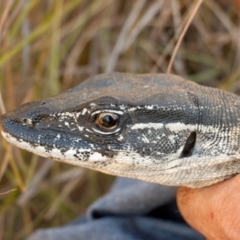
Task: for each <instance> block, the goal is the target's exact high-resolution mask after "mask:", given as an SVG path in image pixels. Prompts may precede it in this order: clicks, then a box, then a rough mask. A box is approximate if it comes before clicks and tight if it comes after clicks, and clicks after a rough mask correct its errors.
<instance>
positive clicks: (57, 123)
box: [0, 73, 240, 188]
mask: <svg viewBox="0 0 240 240" xmlns="http://www.w3.org/2000/svg"><path fill="white" fill-rule="evenodd" d="M239 106H240V98H239V97H238V96H236V95H234V94H231V93H228V92H224V91H221V90H218V89H214V88H209V87H203V86H199V85H197V84H195V83H193V82H190V81H186V80H184V79H182V78H180V77H177V76H174V75H166V74H144V75H133V74H124V73H112V74H102V75H98V76H96V77H93V78H91V79H88V80H87V81H85V82H83V83H82V84H80V85H78V86H77V87H75V88H73V89H70V90H68V91H66V92H64V93H62V94H59V95H57V96H55V97H52V98H48V99H46V100H44V101H39V102H33V103H28V104H25V105H23V106H21V107H19V108H18V109H16V110H14V111H12V112H9V113H7V114H5V115H3V116H2V117H1V124H0V126H1V133H2V135H3V137H5V138H6V139H7V140H8V141H9V142H11V143H13V144H15V145H17V146H19V147H21V148H23V149H26V150H28V151H31V152H34V153H36V154H38V155H41V156H44V157H49V158H52V159H55V160H58V161H62V162H67V163H70V164H74V165H79V166H82V167H87V168H91V169H95V170H98V171H102V172H105V173H109V174H113V175H117V176H126V177H131V178H138V179H142V180H145V181H150V182H155V183H160V184H166V185H173V186H179V185H182V186H189V187H193V188H198V187H203V186H208V185H211V184H213V183H216V182H219V181H222V180H224V179H227V178H229V177H232V176H234V175H236V174H237V173H239V172H240V160H239V159H240V150H239V149H240V128H239V119H240V111H239ZM101 116H105V117H106V119H107V120H109V118H110V120H111V121H113V119H112V118H116V121H115V120H114V121H115V125H114V124H113V125H114V126H113V125H112V126H110V127H106V126H105V127H102V126H101V125H100V124H99V122H101ZM99 119H100V120H99ZM111 121H110V122H111ZM111 124H112V122H111Z"/></svg>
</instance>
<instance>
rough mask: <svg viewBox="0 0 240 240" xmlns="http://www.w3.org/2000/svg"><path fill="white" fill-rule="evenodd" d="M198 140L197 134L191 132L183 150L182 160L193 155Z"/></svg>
mask: <svg viewBox="0 0 240 240" xmlns="http://www.w3.org/2000/svg"><path fill="white" fill-rule="evenodd" d="M196 138H197V133H196V132H191V133H190V135H189V136H188V138H187V141H186V143H185V146H184V148H183V150H182V153H181V155H180V158H184V157H189V156H191V155H192V152H193V149H194V146H195V142H196Z"/></svg>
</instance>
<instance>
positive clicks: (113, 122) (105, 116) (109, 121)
mask: <svg viewBox="0 0 240 240" xmlns="http://www.w3.org/2000/svg"><path fill="white" fill-rule="evenodd" d="M119 119H120V117H119V115H118V114H116V113H107V112H106V113H100V114H98V115H97V117H96V120H95V123H96V124H97V125H98V126H99V127H100V128H102V129H114V128H115V127H117V126H118V123H119Z"/></svg>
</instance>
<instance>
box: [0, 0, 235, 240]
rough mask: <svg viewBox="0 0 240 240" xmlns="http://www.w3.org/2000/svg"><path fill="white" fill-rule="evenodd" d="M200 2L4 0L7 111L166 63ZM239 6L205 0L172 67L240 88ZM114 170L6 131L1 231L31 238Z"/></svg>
mask: <svg viewBox="0 0 240 240" xmlns="http://www.w3.org/2000/svg"><path fill="white" fill-rule="evenodd" d="M198 2H199V0H198V1H192V0H169V1H166V0H165V1H164V0H163V1H162V0H158V1H147V0H135V1H134V0H128V1H126V0H124V1H122V0H121V1H120V0H97V1H87V0H71V1H67V0H58V1H47V0H44V1H42V0H30V1H27V0H15V1H14V0H5V1H4V0H3V1H0V46H1V48H0V90H1V93H2V96H1V95H0V110H1V112H2V113H3V112H4V111H5V108H6V109H7V110H11V109H14V108H15V107H17V106H19V105H20V104H22V103H24V102H28V101H32V100H37V99H40V98H44V97H48V96H52V95H54V94H57V93H59V92H61V91H63V90H65V89H68V88H70V87H72V86H75V85H77V84H78V83H80V82H81V81H83V80H84V79H86V78H88V77H90V76H92V75H95V74H98V73H101V72H106V71H107V72H111V71H121V72H131V73H147V72H167V69H168V66H169V61H170V58H171V55H172V53H173V51H174V47H175V46H176V43H177V41H178V40H179V39H181V38H182V37H181V34H182V33H183V30H184V27H186V26H187V22H188V21H189V19H190V18H191V16H193V11H194V8H196V4H197V3H198ZM239 12H240V1H239V0H232V1H231V0H219V1H214V0H205V1H203V3H202V5H201V7H200V9H199V10H198V12H197V14H196V15H195V16H194V18H193V20H192V22H191V24H190V25H189V27H188V29H187V31H186V34H183V35H182V36H183V38H182V43H181V45H180V46H179V49H178V51H177V55H176V58H175V59H174V61H173V67H172V71H171V72H172V73H175V74H178V75H181V76H183V77H186V78H190V79H192V80H194V81H197V82H199V83H201V84H206V85H211V86H215V87H219V88H223V89H226V90H229V91H233V92H236V93H239V92H240V85H239V79H240V67H239V66H240V41H239V39H240V24H239V23H240V17H239ZM1 99H3V101H2V100H1ZM3 103H4V104H3ZM112 180H113V178H112V177H109V176H107V175H103V174H100V173H95V172H92V171H85V170H83V169H81V168H76V167H72V166H68V165H65V164H60V163H57V162H52V161H49V160H46V159H43V158H41V157H38V156H35V155H32V154H31V153H28V152H25V151H21V150H19V149H17V148H15V147H12V146H10V145H9V144H7V143H6V142H5V141H3V139H1V142H0V240H2V239H4V240H8V239H16V240H18V239H22V238H24V237H25V236H26V235H28V234H29V233H31V232H32V231H33V230H34V229H36V228H39V227H51V226H56V225H60V224H63V223H65V222H67V221H69V220H71V219H73V218H74V217H76V216H78V215H79V214H82V213H84V211H85V209H86V207H87V206H88V205H89V204H90V203H91V202H92V201H94V199H96V198H97V197H99V196H100V195H102V194H103V193H105V192H106V191H107V189H108V188H109V186H110V183H111V182H112Z"/></svg>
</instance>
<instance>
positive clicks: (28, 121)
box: [21, 118, 33, 126]
mask: <svg viewBox="0 0 240 240" xmlns="http://www.w3.org/2000/svg"><path fill="white" fill-rule="evenodd" d="M21 121H22V123H23V124H24V125H30V126H32V125H33V121H32V119H31V118H22V119H21Z"/></svg>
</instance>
